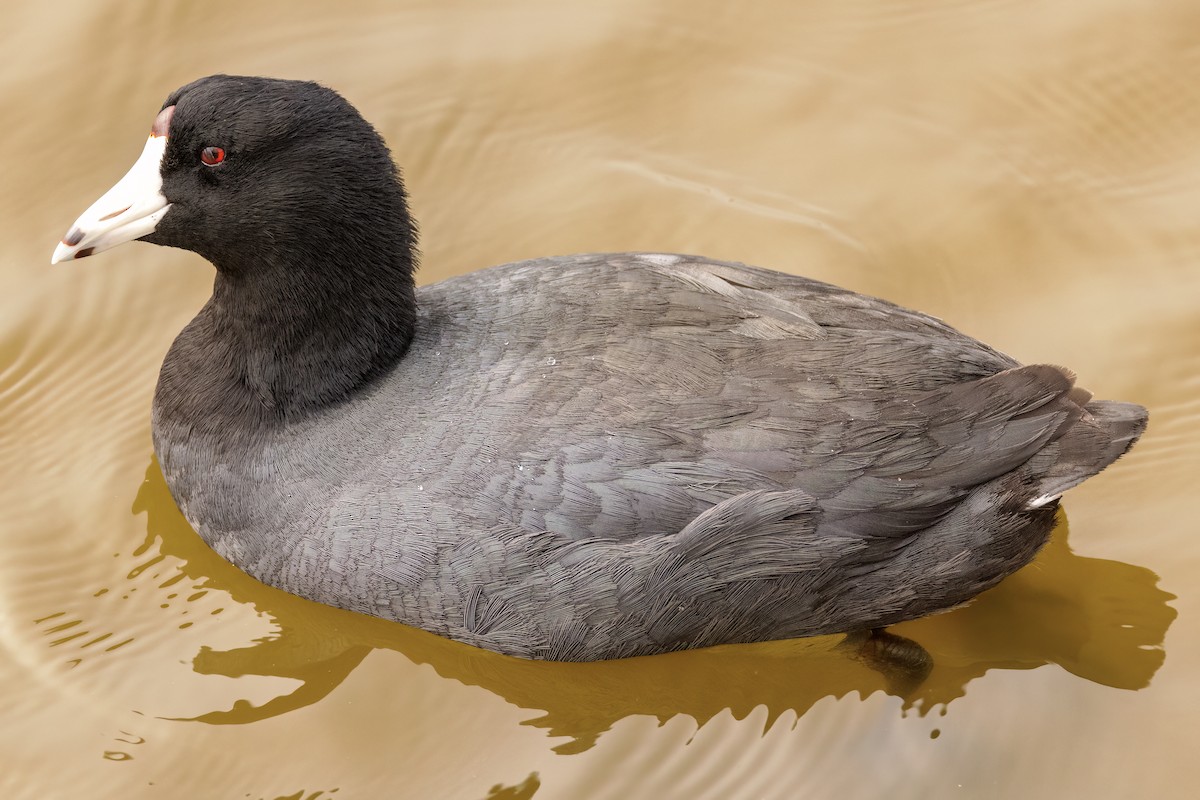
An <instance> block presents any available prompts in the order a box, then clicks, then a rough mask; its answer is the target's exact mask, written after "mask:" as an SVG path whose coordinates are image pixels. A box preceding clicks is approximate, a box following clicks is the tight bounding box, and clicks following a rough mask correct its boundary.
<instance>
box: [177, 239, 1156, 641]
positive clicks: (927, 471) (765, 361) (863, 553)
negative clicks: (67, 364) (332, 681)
mask: <svg viewBox="0 0 1200 800" xmlns="http://www.w3.org/2000/svg"><path fill="white" fill-rule="evenodd" d="M417 309H418V316H417V322H416V327H415V333H414V338H413V341H412V343H411V344H410V345H409V347H408V349H407V351H406V353H405V354H404V356H403V357H402V358H401V359H400V360H399V361H398V362H397V363H395V364H394V365H393V366H392V367H391V369H390V370H388V371H386V372H385V373H383V374H382V375H379V376H378V377H376V378H375V379H374V380H373V381H371V382H370V383H368V384H367V385H366V386H363V387H361V388H359V389H358V390H356V391H355V392H354V393H352V394H350V395H349V396H347V397H346V398H345V399H344V400H342V401H341V402H337V403H333V404H331V405H329V406H327V407H324V408H320V409H317V410H315V411H313V412H312V413H309V414H306V415H302V416H300V417H299V418H296V419H290V420H288V421H287V422H286V423H285V424H280V425H273V426H258V427H254V426H248V425H246V424H242V423H240V422H238V421H237V420H231V421H230V423H229V424H228V425H227V426H224V427H223V426H222V425H221V424H220V423H219V421H217V422H216V423H213V421H212V420H211V419H207V417H206V415H205V413H204V411H203V409H202V408H197V407H194V406H193V407H188V406H186V404H183V405H180V404H179V403H175V402H173V403H170V404H164V402H163V399H162V398H163V397H164V396H167V397H173V398H179V397H192V398H201V397H204V396H206V395H209V394H213V393H215V392H220V391H224V390H223V389H222V388H221V387H222V386H223V385H224V384H223V383H222V381H226V380H227V381H229V386H233V385H235V384H236V385H237V386H239V387H245V386H250V387H253V386H254V385H255V381H256V380H258V379H259V378H262V379H263V380H269V378H270V376H266V377H263V376H260V375H258V374H257V373H256V370H263V369H271V368H273V367H272V366H271V365H269V364H268V365H262V364H255V363H254V362H253V359H246V360H243V361H240V362H238V363H223V362H222V361H221V359H220V358H216V357H214V355H213V354H214V353H216V352H218V351H219V352H231V353H236V352H241V351H239V349H238V348H239V344H238V343H237V342H236V341H234V340H236V338H237V336H238V335H239V334H238V331H237V329H236V326H232V325H224V324H222V323H221V321H220V320H217V319H215V316H216V315H217V314H218V313H219V309H218V308H217V307H216V306H215V305H213V304H212V303H210V305H209V306H208V307H206V309H205V310H204V311H202V312H201V314H200V316H199V317H197V320H196V321H194V322H193V323H192V324H191V325H189V326H188V328H187V329H185V330H184V332H183V333H182V334H181V335H180V337H179V339H178V340H177V341H176V344H175V346H174V347H173V348H172V353H171V355H169V356H168V359H167V363H166V365H165V366H164V370H163V375H162V377H161V378H160V384H159V393H158V397H157V398H156V404H155V420H154V433H155V449H156V451H157V453H158V457H159V460H160V463H161V465H162V468H163V471H164V474H165V476H166V479H167V483H168V485H169V486H170V487H171V491H172V492H173V494H174V496H175V498H176V500H177V501H178V503H179V505H180V507H181V508H182V509H183V511H184V513H185V515H186V516H187V518H188V520H189V521H190V522H191V523H192V525H194V526H195V528H196V529H197V530H198V531H199V533H200V535H201V536H203V537H204V539H205V540H206V541H207V542H208V543H209V544H211V545H212V546H213V547H214V548H215V549H216V550H217V551H218V552H219V553H220V554H221V555H222V556H224V557H225V558H227V559H228V560H230V561H231V562H233V563H234V564H236V565H237V566H238V567H240V568H242V569H243V570H245V571H246V572H248V573H249V574H251V575H253V576H255V577H256V578H258V579H260V580H262V581H263V582H265V583H268V584H271V585H273V586H277V587H279V588H281V589H284V590H286V591H289V592H293V593H295V594H298V595H302V596H304V597H308V598H310V599H313V600H317V601H320V602H323V603H328V604H331V605H335V606H340V607H343V608H348V609H352V610H355V611H361V612H365V613H368V614H373V615H377V616H381V617H385V618H389V619H394V620H397V621H399V622H403V623H406V624H409V625H414V626H417V627H419V628H423V629H425V630H428V631H432V632H434V633H437V634H441V635H444V636H449V637H452V638H455V639H458V640H461V641H464V642H469V643H471V644H475V645H479V646H482V647H487V648H490V649H492V650H497V651H500V652H503V653H508V654H512V655H517V656H524V657H532V658H545V659H565V660H587V659H597V658H616V657H624V656H634V655H643V654H649V653H655V652H662V651H667V650H674V649H680V648H685V647H697V646H705V645H711V644H719V643H725V642H744V641H758V640H766V639H778V638H787V637H795V636H806V635H813V634H822V633H832V632H841V631H849V630H856V629H864V628H876V627H880V626H884V625H887V624H890V623H894V622H898V621H901V620H905V619H910V618H913V617H917V616H920V615H923V614H928V613H931V612H934V611H938V610H942V609H946V608H949V607H952V606H954V605H957V604H959V603H962V602H964V601H966V600H968V599H969V598H971V597H973V596H975V595H976V594H978V593H979V592H981V591H983V590H984V589H986V588H988V587H989V586H992V585H993V584H995V583H996V582H998V581H999V580H1000V579H1002V578H1003V577H1004V576H1006V575H1008V574H1009V573H1011V572H1013V571H1014V570H1016V569H1018V568H1019V567H1021V566H1023V565H1024V564H1026V563H1027V562H1028V561H1029V560H1030V559H1031V558H1032V557H1033V556H1034V554H1035V553H1036V552H1037V550H1038V548H1039V547H1040V546H1041V545H1042V544H1043V543H1044V541H1045V538H1046V536H1047V535H1048V532H1049V530H1050V528H1051V526H1052V524H1053V518H1054V514H1055V509H1056V507H1057V502H1056V498H1057V495H1058V494H1059V493H1061V492H1062V491H1063V490H1065V489H1067V488H1070V486H1073V485H1075V484H1077V483H1079V482H1080V481H1082V480H1084V479H1085V478H1087V477H1089V476H1090V475H1093V474H1095V473H1096V472H1098V471H1100V470H1101V469H1102V468H1103V467H1104V466H1106V465H1107V464H1109V463H1111V462H1112V461H1113V460H1115V459H1116V458H1117V457H1118V456H1119V455H1120V454H1121V453H1123V452H1124V451H1125V450H1126V449H1127V448H1128V447H1129V446H1130V445H1131V444H1132V442H1133V441H1134V439H1135V438H1136V437H1137V435H1138V434H1139V433H1140V432H1141V430H1142V428H1143V427H1144V425H1145V411H1144V410H1143V409H1141V408H1140V407H1138V406H1134V405H1130V404H1121V403H1105V402H1089V399H1088V398H1089V396H1088V395H1087V393H1086V392H1083V391H1082V390H1080V389H1076V388H1073V386H1072V377H1071V376H1070V374H1069V373H1067V372H1066V371H1065V370H1062V369H1059V368H1057V367H1048V366H1034V367H1024V368H1019V365H1017V364H1016V363H1015V362H1014V361H1013V360H1012V359H1010V358H1008V357H1006V356H1004V355H1002V354H1000V353H997V352H996V351H994V350H992V349H990V348H989V347H987V346H985V345H983V344H981V343H980V342H977V341H975V340H973V339H971V338H968V337H966V336H963V335H962V334H960V333H958V332H957V331H955V330H953V329H952V328H950V327H948V326H946V325H944V324H943V323H941V322H939V321H937V320H934V319H932V318H930V317H927V316H924V315H921V314H917V313H914V312H910V311H906V310H903V309H900V308H898V307H896V306H893V305H891V304H889V303H885V302H883V301H880V300H876V299H873V298H868V297H864V296H862V295H858V294H854V293H852V292H848V291H845V290H841V289H837V288H835V287H832V286H828V285H825V284H821V283H817V282H814V281H810V280H807V279H804V278H799V277H793V276H788V275H783V274H780V273H776V272H770V271H766V270H759V269H754V268H749V267H743V266H740V265H734V264H726V263H720V262H712V261H706V260H703V259H697V258H693V257H684V256H661V255H636V254H618V255H593V256H575V257H567V258H556V259H544V260H540V261H531V262H524V263H521V264H515V265H509V266H504V267H495V268H492V269H488V270H484V271H482V272H477V273H474V274H471V275H467V276H464V277H461V278H455V279H452V280H448V281H445V282H442V283H439V284H436V285H433V286H429V287H425V288H423V289H420V290H418V292H417ZM206 315H208V318H206ZM201 337H204V342H203V347H200V346H196V347H195V348H192V347H191V346H190V345H189V341H199V339H200V338H201ZM221 337H227V338H228V339H229V342H228V345H229V346H228V347H227V348H225V350H220V348H216V347H215V346H214V343H213V342H214V341H215V340H217V339H220V338H221ZM193 350H194V352H193ZM201 351H203V353H204V354H205V355H204V358H205V359H206V360H205V361H203V362H201V361H200V360H199V358H200V353H201ZM227 360H228V359H227ZM193 361H194V362H195V363H192V362H193ZM222 371H224V372H222ZM226 373H227V374H226ZM230 391H232V390H230ZM207 416H208V417H211V415H207ZM200 419H207V421H206V424H204V425H201V424H198V420H200ZM209 423H212V424H209Z"/></svg>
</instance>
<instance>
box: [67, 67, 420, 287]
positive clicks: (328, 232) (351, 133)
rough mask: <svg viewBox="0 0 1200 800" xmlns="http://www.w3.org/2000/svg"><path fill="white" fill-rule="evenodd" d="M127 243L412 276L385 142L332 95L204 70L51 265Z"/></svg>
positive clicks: (399, 192) (235, 264) (231, 260)
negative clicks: (404, 271) (316, 256)
mask: <svg viewBox="0 0 1200 800" xmlns="http://www.w3.org/2000/svg"><path fill="white" fill-rule="evenodd" d="M164 142H165V149H164ZM135 173H138V174H136V175H135ZM154 173H157V174H156V175H155V174H154ZM155 178H157V179H158V180H155ZM160 181H161V184H160V185H153V184H156V183H159V182H160ZM164 205H165V213H164V208H163V206H164ZM134 238H138V239H141V240H142V241H148V242H153V243H155V244H161V245H168V246H171V247H181V248H184V249H187V250H192V251H194V252H196V253H199V254H200V255H202V256H204V257H205V258H206V259H208V260H209V261H211V262H212V263H213V264H214V265H215V266H216V267H217V268H218V269H219V270H221V271H222V272H223V273H227V274H229V275H244V274H247V273H249V272H253V271H254V270H256V269H260V268H263V267H264V266H267V265H283V264H289V265H293V266H294V265H295V263H296V261H297V260H298V256H306V258H301V259H299V260H309V259H308V258H307V256H310V255H311V254H313V253H314V252H324V254H325V257H324V259H323V261H324V262H325V263H324V266H325V267H328V268H336V267H337V266H338V262H340V261H344V260H352V261H353V262H354V263H355V264H362V263H367V262H370V263H374V264H380V263H385V262H389V261H393V262H394V261H396V260H400V261H402V262H404V263H405V264H407V265H408V267H409V269H410V270H411V267H412V261H413V258H414V255H413V254H414V248H415V238H416V236H415V230H414V226H413V223H412V220H411V218H410V217H409V214H408V208H407V202H406V199H405V195H404V190H403V186H402V184H401V182H400V177H399V174H398V172H397V170H396V168H395V165H394V164H393V162H392V159H391V154H390V153H389V152H388V148H387V145H386V144H384V142H383V139H382V137H380V136H379V134H378V133H376V131H375V129H374V128H372V127H371V125H370V124H369V123H368V122H367V121H366V120H364V119H363V118H362V116H361V115H359V113H358V111H356V110H355V109H354V107H353V106H351V105H350V104H349V103H347V102H346V101H345V99H343V98H342V96H341V95H339V94H338V93H337V92H335V91H333V90H332V89H327V88H325V87H323V86H320V85H318V84H315V83H311V82H306V81H289V80H278V79H273V78H253V77H238V76H231V75H213V76H210V77H207V78H201V79H200V80H198V81H194V82H192V83H189V84H188V85H187V86H184V87H182V88H180V89H177V90H176V91H174V92H172V93H171V95H170V96H169V97H168V98H167V100H166V102H165V103H163V111H162V112H161V113H160V114H159V116H158V119H157V120H156V122H155V126H154V129H153V130H152V132H151V138H150V141H149V143H148V144H147V149H146V152H144V153H143V155H142V158H141V159H139V160H138V164H137V165H135V167H134V169H133V170H131V171H130V174H129V175H127V176H126V177H125V178H124V179H122V181H121V182H120V183H119V184H117V186H114V187H113V189H112V190H111V191H110V192H109V193H108V194H106V195H105V196H104V197H102V198H101V199H100V200H99V201H97V202H96V204H94V205H93V206H92V208H91V209H89V210H88V212H86V213H85V214H84V215H83V217H81V218H80V219H79V221H78V222H77V223H76V225H75V226H74V227H73V228H72V229H71V231H70V232H69V233H68V234H67V236H66V237H65V238H64V240H63V245H64V246H63V247H60V248H59V250H58V251H57V252H56V253H55V259H54V260H55V261H60V260H64V259H67V258H81V257H83V256H86V255H91V254H92V253H94V252H99V251H100V250H105V249H108V248H109V247H112V246H114V245H116V244H120V243H121V242H123V241H129V240H131V239H134Z"/></svg>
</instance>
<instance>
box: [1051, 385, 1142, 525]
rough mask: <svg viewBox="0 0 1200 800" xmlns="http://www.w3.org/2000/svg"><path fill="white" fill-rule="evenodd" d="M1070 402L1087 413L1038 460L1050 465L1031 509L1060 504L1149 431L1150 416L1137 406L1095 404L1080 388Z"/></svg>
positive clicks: (1115, 402)
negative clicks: (1066, 494) (1064, 495)
mask: <svg viewBox="0 0 1200 800" xmlns="http://www.w3.org/2000/svg"><path fill="white" fill-rule="evenodd" d="M1070 398H1071V399H1072V400H1075V401H1076V402H1078V403H1079V404H1080V405H1082V406H1083V413H1082V414H1081V415H1080V416H1079V418H1078V419H1077V420H1076V421H1075V422H1074V423H1073V424H1072V425H1071V426H1070V427H1069V428H1068V429H1067V430H1066V431H1064V432H1063V434H1062V435H1061V436H1059V437H1058V438H1057V439H1055V440H1054V441H1053V442H1051V443H1050V444H1049V445H1047V446H1046V447H1045V448H1043V449H1042V450H1041V451H1040V452H1039V453H1038V454H1037V456H1035V458H1037V459H1044V460H1045V461H1044V462H1043V463H1047V462H1048V463H1047V466H1046V467H1045V468H1044V469H1045V471H1044V472H1043V473H1042V475H1043V477H1042V480H1041V485H1040V494H1039V496H1038V497H1036V498H1034V500H1032V501H1031V502H1030V505H1031V506H1040V505H1044V504H1046V503H1049V502H1051V501H1053V500H1056V499H1058V497H1059V495H1061V494H1062V493H1063V492H1065V491H1066V490H1067V489H1070V488H1071V487H1073V486H1077V485H1079V484H1080V483H1083V482H1084V481H1085V480H1087V479H1088V478H1090V477H1092V476H1093V475H1095V474H1097V473H1098V472H1100V471H1101V470H1102V469H1104V468H1105V467H1107V466H1108V465H1109V464H1111V463H1113V462H1114V461H1116V460H1117V459H1118V458H1120V457H1121V456H1122V455H1124V454H1125V453H1126V452H1127V451H1128V450H1129V448H1131V447H1133V443H1134V442H1136V441H1137V440H1138V437H1139V436H1141V435H1142V431H1144V430H1146V422H1147V420H1148V418H1149V414H1148V412H1147V411H1146V409H1145V408H1143V407H1142V406H1139V405H1137V404H1135V403H1121V402H1117V401H1115V400H1091V394H1090V393H1089V392H1088V391H1087V390H1085V389H1082V388H1080V387H1074V388H1072V390H1071V394H1070ZM1039 471H1040V470H1039Z"/></svg>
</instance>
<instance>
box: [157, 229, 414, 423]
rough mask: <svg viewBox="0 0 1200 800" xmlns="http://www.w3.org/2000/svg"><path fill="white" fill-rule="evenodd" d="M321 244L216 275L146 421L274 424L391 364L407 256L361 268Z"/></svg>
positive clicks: (409, 319) (408, 277) (406, 287)
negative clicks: (153, 416) (314, 255)
mask: <svg viewBox="0 0 1200 800" xmlns="http://www.w3.org/2000/svg"><path fill="white" fill-rule="evenodd" d="M311 244H312V245H313V246H314V247H315V245H316V243H311ZM321 244H322V247H321V248H320V250H319V251H314V250H313V249H310V248H305V247H300V246H297V247H293V248H291V252H290V253H280V252H278V251H276V252H275V253H273V254H272V258H271V259H270V262H269V263H267V262H263V263H259V264H255V265H245V266H247V267H249V268H246V269H236V268H229V265H218V272H217V277H216V281H215V283H214V286H213V294H212V298H211V299H210V300H209V302H208V303H207V304H206V305H205V306H204V308H203V309H202V310H201V311H200V313H199V314H198V315H197V316H196V318H195V319H194V320H192V322H191V323H190V324H189V325H188V326H187V327H186V328H185V329H184V330H183V332H182V333H180V335H179V337H178V338H177V339H176V341H175V344H174V345H173V346H172V348H171V350H170V352H169V353H168V355H167V358H166V360H165V361H164V362H163V368H162V372H161V374H160V376H159V385H158V391H157V394H156V397H155V407H156V409H155V410H156V418H157V419H159V420H164V419H170V420H174V421H176V422H180V423H186V424H187V425H188V426H189V427H191V428H193V429H196V428H197V427H208V426H212V427H213V428H214V429H215V430H221V429H224V430H228V429H231V428H232V429H241V428H249V429H255V428H261V427H263V426H269V425H274V424H281V423H284V422H288V421H292V420H296V419H299V418H303V417H304V416H306V415H309V414H311V413H314V412H315V411H319V410H321V409H323V408H327V407H329V406H331V405H334V404H337V403H339V402H342V401H344V400H345V399H347V398H348V397H350V396H351V395H353V394H354V393H355V392H356V391H358V390H359V389H360V388H362V387H364V386H365V385H367V384H369V383H370V382H371V381H373V380H374V379H376V378H377V377H379V376H380V375H382V374H384V373H386V372H388V371H390V370H391V369H392V368H393V367H394V366H395V365H396V364H397V363H398V362H399V361H400V359H401V358H402V357H403V356H404V353H405V350H406V349H407V348H408V345H409V342H410V341H411V340H412V337H413V333H414V329H415V325H416V316H417V308H416V297H415V288H414V283H413V275H412V272H413V257H412V255H411V248H403V247H398V249H397V250H394V251H393V252H391V253H382V252H380V251H379V250H378V249H376V251H375V253H374V255H375V257H374V258H367V259H364V258H363V257H362V255H363V254H362V252H361V251H360V250H359V249H347V250H346V251H345V257H340V256H339V254H338V252H337V248H336V246H335V245H336V242H330V241H325V242H323V243H321ZM312 252H319V253H320V262H319V264H317V263H314V262H313V261H312V260H311V256H309V253H312ZM351 253H353V255H351Z"/></svg>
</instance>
